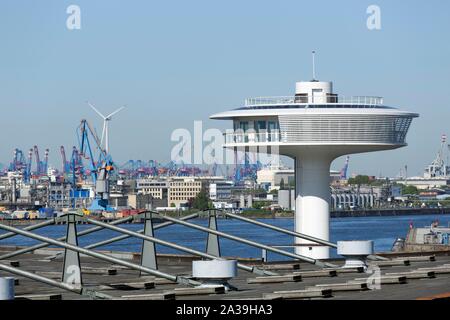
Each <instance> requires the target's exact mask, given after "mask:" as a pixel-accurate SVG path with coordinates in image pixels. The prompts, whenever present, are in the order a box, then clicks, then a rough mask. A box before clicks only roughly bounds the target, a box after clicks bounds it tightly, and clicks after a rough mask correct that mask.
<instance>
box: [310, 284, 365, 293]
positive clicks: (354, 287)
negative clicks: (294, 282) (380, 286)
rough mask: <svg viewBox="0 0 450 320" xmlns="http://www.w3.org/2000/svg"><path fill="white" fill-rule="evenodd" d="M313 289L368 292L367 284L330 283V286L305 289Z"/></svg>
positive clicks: (321, 285)
mask: <svg viewBox="0 0 450 320" xmlns="http://www.w3.org/2000/svg"><path fill="white" fill-rule="evenodd" d="M314 288H319V289H322V290H326V289H328V290H332V291H363V290H368V287H367V283H365V282H358V283H348V282H346V283H330V284H318V285H316V286H314V287H307V288H306V290H313V289H314Z"/></svg>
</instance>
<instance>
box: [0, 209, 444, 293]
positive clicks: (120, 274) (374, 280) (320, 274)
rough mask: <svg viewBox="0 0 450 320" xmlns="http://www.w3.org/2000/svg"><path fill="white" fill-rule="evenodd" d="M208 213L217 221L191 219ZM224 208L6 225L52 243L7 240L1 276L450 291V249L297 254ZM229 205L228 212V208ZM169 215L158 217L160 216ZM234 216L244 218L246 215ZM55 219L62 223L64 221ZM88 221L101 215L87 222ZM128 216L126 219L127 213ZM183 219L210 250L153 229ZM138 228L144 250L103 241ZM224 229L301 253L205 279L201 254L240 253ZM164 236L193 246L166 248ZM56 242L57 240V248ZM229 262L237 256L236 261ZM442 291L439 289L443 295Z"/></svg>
mask: <svg viewBox="0 0 450 320" xmlns="http://www.w3.org/2000/svg"><path fill="white" fill-rule="evenodd" d="M202 214H203V215H204V214H206V215H207V217H208V218H209V219H210V221H209V226H208V227H203V226H199V225H197V224H195V223H192V222H188V220H190V219H192V218H195V217H197V216H198V215H202ZM217 214H218V212H216V211H215V210H211V211H208V212H201V213H199V214H194V215H192V216H189V217H185V218H183V219H176V218H170V217H164V216H160V215H157V214H155V213H154V212H151V211H147V212H144V213H142V214H141V215H142V216H141V217H140V218H143V219H144V221H145V223H144V229H143V230H139V231H137V232H135V231H130V230H128V229H125V228H122V227H121V226H120V222H117V221H115V222H111V223H105V222H101V221H96V220H93V219H90V218H89V217H85V216H82V215H77V214H67V215H66V216H63V217H60V218H57V219H59V220H61V219H66V225H67V233H66V236H65V237H62V238H58V239H52V238H48V237H44V236H42V235H39V234H37V233H35V232H34V231H35V230H37V229H39V228H40V227H47V226H49V225H51V224H52V223H51V221H50V222H45V223H42V224H38V225H34V226H30V227H27V228H23V229H19V228H16V227H12V226H6V225H1V226H0V229H1V230H2V233H1V234H0V241H1V240H3V239H7V238H11V237H14V236H16V235H21V236H25V237H27V238H30V239H34V240H37V241H40V242H42V243H40V244H37V245H33V246H31V247H7V246H1V242H0V277H11V276H13V277H14V280H15V281H14V284H15V287H14V291H15V299H29V300H42V299H48V300H55V299H123V300H168V299H209V300H211V299H212V300H216V299H237V300H239V299H243V300H244V299H245V300H249V299H251V300H258V299H264V300H271V299H289V300H290V299H323V298H332V299H433V298H435V297H439V299H442V298H443V297H445V296H446V295H448V292H450V289H449V288H450V254H449V253H448V252H441V253H439V254H438V253H436V254H415V255H409V256H408V255H405V254H402V255H393V254H390V255H383V256H379V255H376V256H375V255H374V256H370V257H369V261H368V269H367V270H365V269H364V268H343V266H344V265H345V261H344V259H334V260H326V261H324V260H316V259H312V258H309V257H304V256H302V255H298V254H293V253H292V252H288V251H284V250H282V249H279V248H275V247H273V246H269V245H265V244H261V243H258V242H255V241H250V240H248V239H243V238H240V237H236V236H233V235H231V234H228V233H225V232H221V231H218V229H217V221H216V220H215V219H216V218H217ZM222 214H223V213H222ZM155 217H156V218H157V219H158V221H163V220H167V221H166V222H163V223H159V224H157V225H155V226H154V225H153V221H152V219H153V218H155ZM230 218H235V219H238V218H239V217H237V216H236V217H233V216H232V215H230ZM241 220H243V222H247V223H253V224H255V225H258V226H260V227H262V228H270V229H272V230H274V231H279V232H281V233H287V234H291V235H292V236H294V237H298V238H307V239H308V240H309V241H316V242H318V243H320V244H321V245H325V246H329V247H331V248H335V247H336V245H335V244H334V243H332V242H329V241H325V240H322V239H319V238H313V237H310V236H305V235H303V234H301V233H297V232H292V231H288V230H285V229H282V228H279V227H274V226H270V225H265V224H264V223H261V222H257V221H253V220H251V219H248V218H245V219H241ZM57 222H58V221H57V220H56V219H55V221H53V223H57ZM78 222H83V223H88V224H91V225H93V227H91V228H90V229H86V230H83V231H81V232H77V229H76V225H77V223H78ZM121 222H126V221H125V220H124V221H121ZM172 224H180V225H183V226H185V227H187V228H193V229H197V230H200V231H204V232H205V242H206V246H205V248H206V249H205V251H199V250H194V249H191V248H188V247H186V246H184V245H183V244H175V243H172V242H169V241H165V240H161V239H159V238H157V237H156V236H155V235H154V233H153V230H154V229H159V228H164V227H167V226H169V225H172ZM103 229H110V230H112V231H115V232H119V233H121V235H120V236H117V237H114V238H111V239H109V240H106V241H105V240H103V241H102V242H99V243H91V244H88V245H86V246H84V247H81V246H79V245H78V237H81V236H83V235H86V234H90V233H93V232H97V231H100V230H103ZM129 237H135V238H138V239H140V240H142V251H141V252H140V253H126V252H107V251H99V250H96V248H98V247H99V246H101V245H104V244H107V243H112V242H117V241H120V240H124V239H127V238H129ZM219 238H226V239H228V240H232V241H237V242H240V243H243V244H246V245H249V246H253V247H256V248H259V249H262V250H268V251H272V252H276V253H278V254H282V255H284V256H287V257H289V258H291V260H290V261H278V262H277V261H274V262H270V263H269V262H263V261H262V260H261V259H237V260H238V261H237V263H236V266H237V270H238V272H237V273H236V275H235V276H233V277H232V278H231V279H229V281H228V282H227V283H217V284H215V285H211V284H210V283H208V285H205V284H206V282H203V281H204V280H202V279H200V278H194V277H193V276H192V275H193V265H192V263H193V261H196V260H215V261H224V262H225V261H227V260H235V258H227V257H223V256H221V254H220V252H221V251H220V243H219ZM155 244H159V245H163V246H167V247H170V248H173V249H176V250H178V251H181V252H183V253H184V254H177V255H167V254H160V253H158V252H157V250H156V246H155ZM50 245H52V246H56V247H57V248H48V247H49V246H50ZM227 263H228V262H227ZM436 299H437V298H436Z"/></svg>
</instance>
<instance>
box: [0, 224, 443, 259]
mask: <svg viewBox="0 0 450 320" xmlns="http://www.w3.org/2000/svg"><path fill="white" fill-rule="evenodd" d="M258 220H260V221H262V222H265V223H269V224H272V225H275V226H278V227H282V228H286V229H289V230H292V229H293V226H294V220H293V219H288V218H287V219H258ZM434 220H439V222H440V224H441V225H443V226H448V225H449V224H450V215H424V216H391V217H359V218H333V219H331V241H333V242H336V241H338V240H374V242H375V251H377V252H381V251H390V250H391V247H392V244H393V242H394V241H395V239H396V238H397V237H405V236H406V233H407V231H408V228H409V224H410V223H411V222H412V223H413V224H414V226H416V227H423V226H429V225H430V224H431V222H432V221H434ZM190 221H191V222H193V223H196V224H199V225H202V226H206V225H207V220H205V219H193V220H190ZM123 226H124V227H125V228H127V229H129V230H134V231H137V230H140V229H142V228H143V226H142V225H140V224H126V225H123ZM218 226H219V230H220V231H223V232H227V233H230V234H233V235H236V236H239V237H242V238H246V239H249V240H253V241H257V242H261V243H264V244H268V245H291V244H292V243H293V237H291V236H288V235H285V234H282V233H279V232H276V231H272V230H269V229H265V228H262V227H258V226H255V225H252V224H249V223H246V222H242V221H238V220H228V219H227V220H225V219H219V220H218ZM90 227H91V226H88V225H78V226H77V228H78V231H81V230H84V229H86V228H90ZM65 230H66V226H64V225H57V226H49V227H45V228H42V229H38V230H34V231H33V232H36V233H38V234H41V235H44V236H48V237H52V238H58V237H61V236H64V234H65ZM1 233H3V231H0V234H1ZM155 234H156V236H157V237H158V238H160V239H163V240H167V241H170V242H175V243H177V244H181V245H184V246H187V247H190V248H193V249H197V250H201V251H204V250H205V247H206V233H204V232H201V231H197V230H194V229H191V228H187V227H184V226H181V225H172V226H169V227H166V228H162V229H159V230H156V231H155ZM117 235H119V234H118V233H116V232H114V231H110V230H102V231H99V232H96V233H93V234H89V235H86V236H83V237H80V238H79V244H80V245H81V246H85V245H88V244H91V243H93V242H97V241H101V240H105V239H108V238H111V237H114V236H117ZM36 243H37V241H35V240H32V239H28V238H25V237H22V236H16V237H13V238H9V239H6V240H2V241H0V246H1V245H17V246H29V245H33V244H36ZM141 244H142V240H139V239H136V238H129V239H126V240H123V241H121V242H117V243H113V244H111V245H108V246H105V247H100V248H99V249H103V250H113V251H130V252H139V251H140V250H141ZM220 245H221V250H222V255H223V256H235V257H253V258H256V257H261V249H258V248H253V247H249V246H247V245H244V244H241V243H238V242H235V241H231V240H227V239H220ZM157 250H158V252H161V253H180V252H179V251H176V250H173V249H171V248H167V247H163V246H159V245H158V246H157ZM285 250H287V251H293V249H290V248H289V249H285ZM332 256H336V252H335V250H332ZM268 258H269V260H284V259H289V258H285V257H283V256H279V255H277V254H273V253H269V257H268Z"/></svg>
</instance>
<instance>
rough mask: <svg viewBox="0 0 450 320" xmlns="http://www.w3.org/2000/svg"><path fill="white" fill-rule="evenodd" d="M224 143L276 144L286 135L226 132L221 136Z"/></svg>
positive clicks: (276, 132)
mask: <svg viewBox="0 0 450 320" xmlns="http://www.w3.org/2000/svg"><path fill="white" fill-rule="evenodd" d="M223 135H224V138H225V143H277V142H283V141H284V140H285V139H284V138H283V137H285V136H286V134H282V133H281V132H280V131H279V130H274V131H271V132H254V131H253V132H242V131H237V133H231V132H226V133H224V134H223Z"/></svg>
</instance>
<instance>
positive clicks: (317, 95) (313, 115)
mask: <svg viewBox="0 0 450 320" xmlns="http://www.w3.org/2000/svg"><path fill="white" fill-rule="evenodd" d="M415 117H418V114H415V113H411V112H406V111H400V110H398V109H396V108H393V107H389V106H386V105H385V104H384V103H383V98H381V97H366V96H354V97H343V96H339V95H337V94H335V93H333V83H332V82H322V81H317V80H312V81H304V82H298V83H296V86H295V95H294V96H289V97H262V98H251V99H247V100H246V101H245V105H244V106H243V107H240V108H238V109H234V110H231V111H227V112H222V113H218V114H215V115H212V116H211V117H210V118H211V119H220V120H232V121H233V132H227V133H225V146H224V147H226V148H231V149H234V150H236V149H239V150H250V149H251V150H255V149H256V150H258V148H260V149H262V150H267V149H269V150H278V151H279V154H280V155H286V156H289V157H292V158H293V159H295V179H296V191H295V194H296V203H295V231H297V232H299V233H303V234H307V235H310V236H314V237H316V238H320V239H323V240H329V239H330V228H329V220H330V187H329V183H330V176H329V173H330V165H331V162H332V161H333V160H334V159H336V158H337V157H340V156H342V155H348V154H354V153H363V152H371V151H381V150H389V149H397V148H401V147H404V146H406V145H407V144H406V141H405V138H406V134H407V132H408V129H409V127H410V124H411V121H412V119H413V118H415ZM296 253H298V254H301V255H304V256H308V257H311V258H314V259H327V258H329V248H328V247H326V246H323V245H319V244H315V243H312V242H310V241H307V240H303V239H297V240H296Z"/></svg>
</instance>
